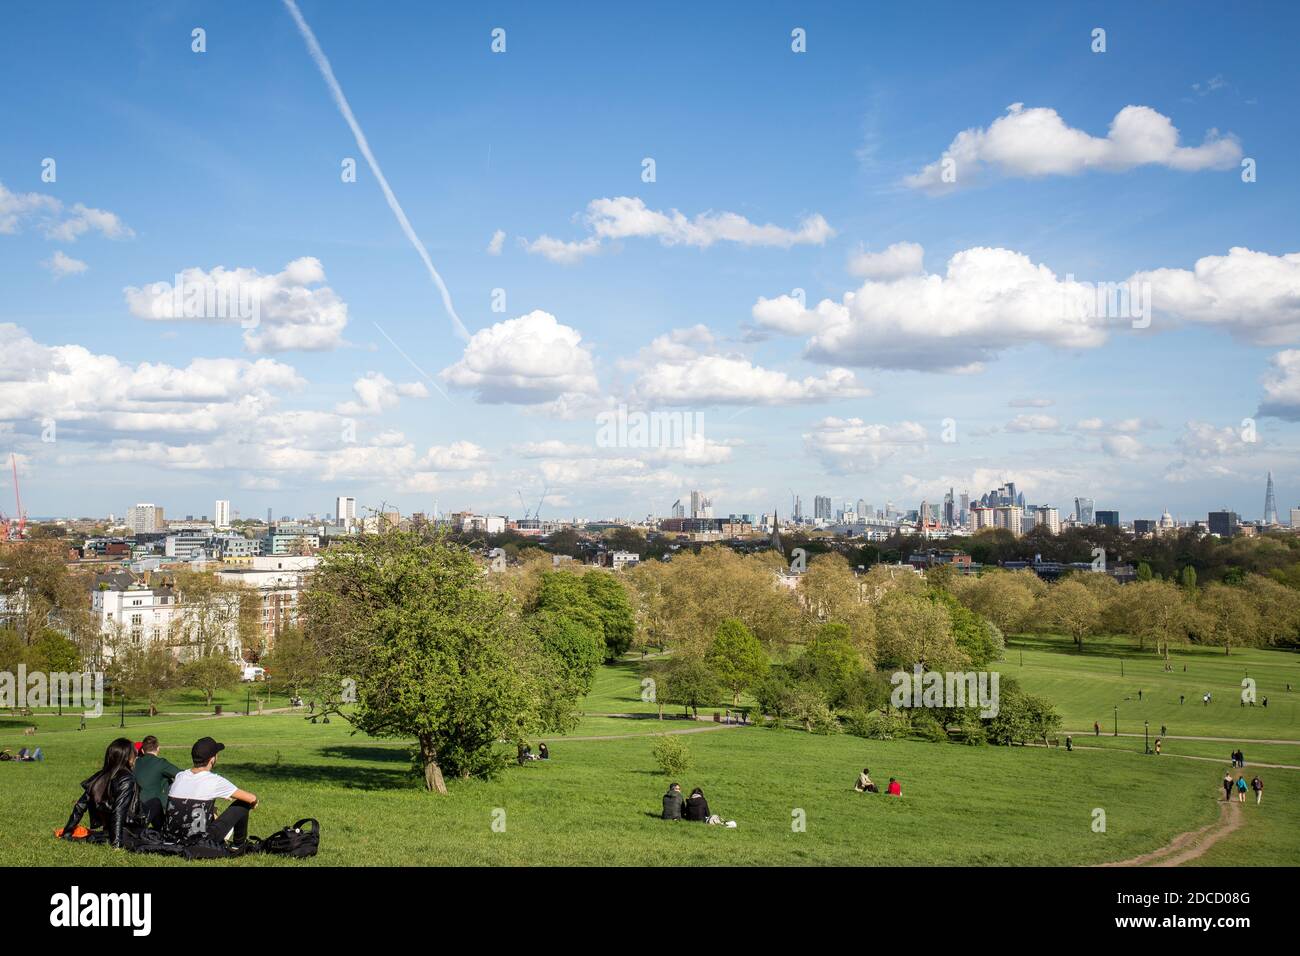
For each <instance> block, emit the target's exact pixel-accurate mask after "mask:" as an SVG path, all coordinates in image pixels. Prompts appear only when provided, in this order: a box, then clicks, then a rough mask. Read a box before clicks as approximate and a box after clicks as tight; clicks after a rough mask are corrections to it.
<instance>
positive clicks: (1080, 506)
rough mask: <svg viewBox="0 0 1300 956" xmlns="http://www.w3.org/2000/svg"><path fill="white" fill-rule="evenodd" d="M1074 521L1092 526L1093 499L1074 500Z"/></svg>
mask: <svg viewBox="0 0 1300 956" xmlns="http://www.w3.org/2000/svg"><path fill="white" fill-rule="evenodd" d="M1074 520H1075V521H1076V522H1078V523H1079V524H1092V499H1091V498H1075V499H1074Z"/></svg>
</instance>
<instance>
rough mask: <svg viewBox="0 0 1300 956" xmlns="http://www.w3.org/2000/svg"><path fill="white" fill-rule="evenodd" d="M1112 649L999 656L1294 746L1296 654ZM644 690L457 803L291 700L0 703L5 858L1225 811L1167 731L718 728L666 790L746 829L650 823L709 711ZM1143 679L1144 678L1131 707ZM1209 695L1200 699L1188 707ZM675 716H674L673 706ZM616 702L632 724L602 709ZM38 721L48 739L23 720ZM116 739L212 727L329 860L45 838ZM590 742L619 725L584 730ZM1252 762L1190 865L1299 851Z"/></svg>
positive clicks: (1164, 823) (1296, 799) (450, 848)
mask: <svg viewBox="0 0 1300 956" xmlns="http://www.w3.org/2000/svg"><path fill="white" fill-rule="evenodd" d="M1022 642H1023V644H1024V661H1025V663H1024V665H1023V667H1022V666H1021V665H1020V663H1019V659H1020V652H1021V646H1020V644H1021V643H1022ZM1107 650H1109V651H1110V654H1109V655H1108V654H1107V653H1106V651H1107ZM1124 652H1125V648H1124V646H1123V645H1121V644H1119V643H1106V642H1101V643H1099V644H1098V645H1097V646H1095V647H1094V648H1090V649H1089V650H1088V651H1087V652H1085V653H1084V654H1076V653H1073V652H1072V651H1069V650H1068V649H1067V647H1066V645H1065V644H1064V642H1060V641H1053V640H1046V639H1042V638H1033V639H1028V638H1025V639H1018V640H1017V642H1016V643H1015V644H1013V646H1012V647H1011V648H1010V649H1009V651H1008V654H1007V662H1006V664H1005V665H1004V670H1005V671H1006V672H1007V673H1011V674H1014V675H1016V676H1017V677H1019V678H1020V679H1021V681H1022V682H1023V683H1024V685H1025V686H1026V687H1027V688H1029V689H1030V690H1033V691H1035V692H1039V693H1043V694H1046V695H1047V696H1049V697H1050V698H1052V699H1053V700H1054V701H1055V702H1056V704H1057V707H1058V709H1059V710H1061V712H1062V713H1063V714H1064V715H1065V716H1066V724H1067V726H1068V727H1071V728H1072V729H1073V728H1077V729H1083V728H1085V727H1087V728H1090V727H1091V723H1092V718H1091V717H1090V716H1089V715H1091V714H1093V713H1094V712H1097V711H1099V710H1102V709H1103V708H1108V707H1110V706H1113V704H1112V701H1118V702H1120V703H1121V719H1120V729H1121V730H1122V731H1133V730H1135V729H1136V730H1137V731H1139V732H1140V730H1141V727H1142V725H1141V720H1142V719H1150V720H1152V722H1153V723H1157V724H1158V722H1159V721H1161V720H1165V721H1167V722H1168V723H1169V724H1170V725H1171V726H1170V732H1171V733H1185V734H1191V735H1205V736H1216V737H1217V736H1222V737H1230V738H1231V737H1233V735H1234V734H1236V735H1240V736H1241V737H1257V738H1260V739H1268V740H1291V739H1300V734H1297V732H1296V727H1295V725H1294V724H1293V723H1292V722H1291V720H1290V715H1289V708H1288V705H1289V701H1288V700H1287V696H1286V694H1285V690H1284V689H1281V690H1278V689H1274V687H1273V684H1274V682H1276V681H1277V680H1282V681H1283V682H1284V681H1285V680H1286V679H1289V677H1288V676H1287V675H1290V674H1291V673H1292V672H1294V671H1295V670H1296V666H1295V665H1296V660H1297V659H1296V657H1295V656H1294V655H1290V654H1282V653H1281V652H1262V651H1256V652H1251V653H1242V654H1240V655H1237V654H1234V655H1232V657H1231V658H1228V659H1227V661H1226V662H1225V661H1224V660H1223V659H1222V658H1223V655H1222V654H1217V655H1215V654H1201V653H1200V652H1194V653H1191V654H1188V655H1186V661H1187V663H1188V665H1189V675H1191V676H1190V677H1183V675H1182V671H1181V666H1178V667H1177V668H1176V670H1175V672H1174V673H1173V674H1164V673H1163V672H1162V671H1161V670H1160V665H1159V663H1158V662H1156V661H1154V659H1151V660H1147V659H1144V658H1141V657H1136V656H1132V657H1125V658H1124V662H1125V665H1124V666H1125V677H1124V678H1123V679H1121V678H1120V677H1119V673H1118V671H1119V656H1118V655H1119V654H1123V653H1124ZM1182 662H1183V661H1182V657H1181V656H1180V658H1179V665H1181V663H1182ZM1244 667H1249V668H1250V669H1251V673H1252V674H1254V675H1257V679H1258V680H1259V681H1260V692H1261V694H1263V693H1267V694H1269V696H1270V706H1269V708H1268V710H1267V711H1264V709H1263V708H1261V707H1256V708H1254V709H1253V710H1251V709H1247V710H1245V711H1243V710H1242V709H1241V708H1238V707H1235V706H1229V705H1228V701H1229V700H1231V701H1234V702H1235V700H1236V696H1235V695H1236V693H1239V690H1237V689H1236V687H1235V681H1236V680H1239V675H1240V673H1241V670H1242V669H1243V668H1244ZM1112 672H1113V673H1112ZM1192 678H1195V680H1196V681H1197V683H1196V684H1194V685H1193V684H1191V683H1190V681H1191V679H1192ZM640 682H641V669H640V664H639V662H637V661H634V660H632V661H625V662H622V663H620V664H617V665H613V666H609V667H606V668H603V669H602V671H601V673H600V675H599V677H598V678H597V681H596V683H595V686H594V688H593V692H592V694H591V696H590V697H589V698H587V700H586V701H584V706H583V710H584V712H585V713H586V714H588V715H592V716H584V717H583V719H582V720H581V721H580V722H579V724H578V726H577V727H576V728H575V729H574V730H573V731H572V733H571V734H570V735H568V738H567V739H566V737H564V736H554V737H548V738H546V739H547V742H548V743H549V744H550V747H551V751H552V754H553V755H554V759H552V760H551V761H549V762H546V763H542V762H534V763H531V764H529V765H527V766H525V767H516V766H511V767H510V768H509V769H508V770H506V771H505V772H504V773H503V774H501V775H500V776H499V777H498V778H497V779H494V780H488V781H484V780H470V781H452V782H451V784H450V787H451V794H450V795H449V796H447V797H438V796H434V795H431V794H428V793H425V792H424V791H423V790H421V789H420V788H419V787H418V786H417V785H416V783H415V781H414V780H413V778H412V777H411V776H410V775H409V773H408V766H409V763H408V757H407V753H406V748H405V744H404V742H402V741H394V740H374V739H371V738H367V737H365V736H362V735H353V734H351V732H350V731H351V728H350V725H348V724H347V723H346V722H344V721H341V720H338V719H335V720H334V721H332V722H331V723H330V724H328V725H325V724H311V723H309V722H307V721H305V720H303V719H302V718H301V717H300V716H296V715H264V716H252V717H244V716H224V717H220V718H214V717H208V716H204V715H203V714H201V713H200V712H199V711H200V710H202V708H192V707H191V708H186V707H180V706H177V707H173V706H170V704H169V705H167V706H165V707H164V708H163V710H164V711H167V712H168V713H167V714H164V715H159V716H157V717H154V718H144V717H139V716H130V715H129V716H128V719H127V729H126V731H125V732H123V731H120V730H119V729H118V726H117V725H118V715H117V713H116V712H114V713H111V714H106V715H105V716H104V717H102V718H99V719H98V720H93V721H90V722H89V726H88V729H87V730H85V731H80V730H78V729H77V727H78V724H79V720H78V719H77V718H76V717H71V716H65V717H62V718H59V717H55V716H50V715H39V716H38V717H37V718H34V719H33V718H23V717H7V716H4V717H0V746H4V747H8V748H10V749H13V750H16V749H17V748H18V747H19V746H21V745H24V744H27V745H39V746H41V747H43V748H44V750H45V752H46V754H47V760H46V761H45V762H44V763H42V764H18V763H12V762H10V763H0V793H2V794H3V798H0V834H2V835H3V838H2V839H0V865H9V866H13V865H82V866H85V865H133V866H149V865H164V866H177V865H180V866H195V865H201V866H214V865H215V866H262V865H292V866H311V865H315V864H318V863H319V864H330V865H383V864H395V865H447V864H453V865H454V864H473V865H488V864H534V865H536V864H619V865H683V864H685V865H696V866H699V865H713V864H823V865H854V866H899V865H934V864H949V863H950V864H958V865H969V866H976V865H996V864H1007V865H1031V864H1048V865H1073V864H1087V863H1097V862H1104V861H1111V860H1120V859H1126V858H1129V857H1133V856H1137V855H1139V854H1141V853H1144V852H1147V851H1150V850H1153V849H1156V848H1159V847H1160V846H1162V845H1164V844H1166V843H1167V842H1169V840H1171V839H1172V838H1173V837H1174V836H1176V835H1177V834H1179V833H1182V832H1184V831H1186V830H1190V829H1195V828H1197V827H1200V826H1204V825H1205V824H1207V823H1210V822H1212V821H1214V820H1215V819H1217V815H1218V805H1217V803H1216V795H1217V794H1218V792H1219V791H1218V789H1217V782H1218V780H1219V778H1220V776H1221V775H1222V772H1223V770H1224V769H1225V768H1226V761H1224V762H1223V765H1222V766H1220V765H1218V764H1217V763H1212V762H1207V761H1200V760H1186V759H1180V758H1179V757H1178V756H1177V755H1178V754H1187V755H1192V756H1208V757H1214V758H1220V757H1226V754H1227V751H1228V750H1230V749H1231V746H1230V745H1226V746H1225V745H1224V744H1220V743H1217V742H1207V741H1167V742H1166V754H1167V755H1168V756H1163V757H1160V758H1154V757H1147V756H1144V755H1143V754H1141V753H1140V751H1141V746H1142V741H1141V740H1140V739H1133V738H1118V739H1116V738H1109V737H1105V736H1103V737H1102V738H1100V739H1099V740H1098V739H1096V738H1093V737H1092V736H1091V735H1090V734H1088V735H1078V734H1076V736H1075V739H1076V742H1077V743H1079V744H1080V745H1081V746H1088V747H1093V746H1097V747H1100V748H1102V749H1099V750H1083V749H1079V750H1076V751H1075V752H1073V753H1067V752H1065V750H1064V749H1063V748H1061V749H1045V748H1041V747H1013V748H1004V747H965V746H962V745H959V744H955V743H949V744H932V743H922V742H918V741H887V742H886V741H870V740H862V739H860V738H856V737H852V736H847V735H842V736H836V737H819V736H814V735H809V734H805V733H803V732H801V731H797V730H789V729H783V730H778V729H770V728H754V727H748V728H730V729H718V730H713V731H707V732H702V733H695V734H690V735H687V736H685V737H684V738H683V739H684V740H685V741H686V742H687V745H688V746H689V748H690V750H691V753H692V755H693V765H692V768H691V769H690V770H689V771H688V772H687V773H685V774H683V775H682V778H681V781H680V782H681V783H682V784H683V786H684V787H686V788H687V789H689V788H690V787H692V786H696V785H698V786H701V787H703V788H704V790H705V793H706V794H707V796H708V798H709V802H710V805H711V808H712V809H713V811H714V812H716V813H718V814H721V815H722V816H723V817H724V818H728V819H735V820H736V821H737V822H738V827H737V829H735V830H728V829H723V828H718V827H705V826H698V825H694V824H688V823H665V822H663V821H661V820H659V819H657V817H658V812H659V807H660V796H661V795H662V793H663V789H664V784H665V781H664V779H663V778H662V777H661V776H659V774H658V772H657V770H656V768H655V764H654V760H653V759H652V757H651V754H650V748H651V746H652V743H653V736H652V735H653V734H654V733H655V732H658V731H660V730H681V729H687V728H704V727H713V726H714V725H713V723H712V722H711V721H707V722H700V723H694V722H688V721H686V720H682V719H680V717H677V716H675V715H674V719H669V720H665V721H662V722H660V721H659V720H657V719H656V718H655V716H654V713H655V711H656V708H655V706H654V705H653V703H650V702H646V701H643V700H642V699H641V683H640ZM1184 682H1187V686H1188V687H1190V688H1199V687H1201V686H1202V684H1204V686H1206V687H1208V688H1209V689H1210V690H1211V692H1212V693H1214V694H1215V696H1216V698H1218V699H1219V700H1218V701H1216V705H1215V706H1213V707H1210V708H1203V707H1201V706H1200V705H1199V704H1196V705H1192V704H1191V703H1188V704H1185V705H1183V708H1182V709H1181V710H1180V709H1179V706H1178V702H1177V693H1178V692H1179V688H1180V687H1181V686H1183V683H1184ZM1293 683H1294V682H1293ZM1138 686H1142V687H1143V688H1144V690H1146V691H1148V692H1147V693H1144V695H1143V696H1144V698H1146V699H1145V700H1144V701H1143V703H1142V704H1141V705H1139V704H1137V702H1136V690H1137V687H1138ZM1202 692H1203V691H1202V690H1199V689H1192V690H1191V691H1190V694H1195V695H1196V699H1197V700H1199V695H1200V693H1202ZM1171 693H1172V705H1171V704H1170V703H1169V697H1170V695H1171ZM1125 696H1132V697H1133V698H1134V699H1133V700H1131V701H1124V700H1123V698H1124V697H1125ZM1220 701H1221V702H1222V703H1221V704H1220ZM1275 701H1276V702H1277V703H1276V704H1275ZM191 703H192V702H191ZM231 703H232V707H233V706H234V704H235V703H236V702H235V701H232V702H231ZM239 709H240V710H241V711H242V709H243V708H242V706H241V707H239ZM675 711H680V708H670V709H669V711H668V713H669V714H670V715H672V714H673V712H675ZM711 711H712V708H711V709H710V710H709V711H708V712H709V713H710V714H711ZM1130 711H1131V712H1132V713H1131V714H1130ZM606 713H627V714H636V715H639V716H637V717H634V718H613V717H604V716H595V715H599V714H606ZM704 713H705V711H702V712H701V715H702V716H703V715H704ZM1175 719H1177V720H1178V721H1179V722H1178V723H1175V722H1174V721H1175ZM31 723H36V724H37V726H38V732H37V733H36V734H35V735H34V736H32V737H24V736H21V730H22V728H23V727H25V726H28V725H29V724H31ZM121 733H125V734H126V735H128V736H130V737H132V738H133V739H139V738H140V737H142V736H144V735H145V734H146V733H154V734H155V735H157V736H158V737H159V738H160V739H161V740H162V743H163V748H164V749H163V753H164V756H167V757H169V758H171V759H172V760H173V762H175V763H177V764H179V765H182V766H183V765H184V763H185V762H186V761H185V757H186V756H187V754H188V749H189V744H190V743H191V742H192V741H193V740H194V739H195V738H197V737H199V736H203V735H208V734H210V735H212V736H215V737H216V738H217V739H219V740H222V741H224V742H225V743H226V744H227V745H228V746H227V750H226V751H225V753H223V755H222V758H221V762H220V764H219V771H220V772H222V773H223V774H225V775H226V776H228V777H230V779H232V780H233V781H234V782H235V783H236V784H237V785H239V786H241V787H243V788H245V789H249V790H252V791H254V792H256V793H257V794H258V795H259V796H260V797H261V799H262V804H261V806H260V807H259V809H258V810H257V811H256V812H255V813H254V815H253V825H252V831H253V832H254V833H256V834H260V835H264V834H266V833H269V832H271V831H272V830H275V829H278V828H279V827H281V826H284V825H285V824H288V823H292V822H293V821H295V820H297V819H298V818H300V817H305V816H314V817H317V818H319V819H320V820H321V821H322V827H323V834H324V836H323V840H322V849H321V854H320V856H319V857H317V858H316V860H315V861H305V862H297V861H295V862H293V863H289V862H287V861H284V860H274V859H262V858H249V859H239V860H230V861H218V862H208V863H199V864H193V863H190V864H187V863H182V862H178V861H175V860H171V859H160V858H156V857H142V856H137V855H132V854H127V853H117V852H112V851H109V850H107V849H104V848H100V847H89V846H68V845H65V844H62V843H59V842H58V841H55V840H54V839H53V837H52V831H53V829H54V828H55V827H57V826H59V825H61V824H62V822H63V820H64V819H65V818H66V816H67V812H68V809H69V808H70V806H71V804H72V802H73V800H74V799H75V797H76V796H77V793H78V787H77V783H78V781H80V780H81V779H83V778H84V777H86V776H88V775H89V774H90V773H91V772H92V770H93V769H95V767H97V766H98V764H99V762H100V760H101V759H102V754H103V748H104V746H105V744H106V743H107V742H108V741H109V740H111V739H112V738H113V737H116V736H118V735H119V734H121ZM588 736H593V737H594V736H600V737H611V738H613V739H607V740H590V741H588V740H580V739H574V738H579V737H588ZM1242 747H1243V749H1244V750H1245V751H1246V754H1247V758H1248V760H1251V761H1261V762H1277V763H1294V764H1300V746H1297V745H1288V744H1280V743H1270V744H1255V745H1247V744H1242ZM863 766H869V767H870V768H871V771H872V776H873V777H874V778H875V779H876V780H877V781H878V782H880V783H881V784H884V783H885V782H886V781H887V780H888V778H889V777H890V776H895V777H898V778H899V779H900V780H901V781H902V783H903V788H904V796H903V799H902V800H893V799H890V798H887V797H884V796H867V795H860V794H856V793H854V792H853V791H852V782H853V779H854V776H855V774H856V772H857V770H859V769H860V768H861V767H863ZM1250 770H1251V768H1250V767H1249V766H1248V767H1247V771H1248V772H1250ZM1263 775H1264V776H1265V780H1266V788H1267V789H1266V791H1265V793H1266V797H1265V802H1264V805H1263V806H1262V807H1255V806H1254V804H1253V803H1248V804H1247V805H1246V807H1244V808H1243V810H1244V813H1245V817H1244V825H1243V826H1242V827H1241V828H1240V829H1239V830H1237V831H1236V832H1235V833H1233V834H1231V835H1230V836H1228V837H1226V838H1225V839H1224V840H1222V841H1220V843H1219V844H1217V845H1215V846H1214V847H1213V848H1211V849H1210V850H1209V851H1208V852H1207V853H1206V855H1205V856H1204V857H1202V858H1201V859H1199V860H1197V861H1196V862H1197V863H1198V864H1215V863H1217V864H1220V865H1234V866H1236V865H1255V866H1260V865H1268V866H1272V865H1295V864H1296V863H1297V862H1300V826H1297V824H1298V823H1300V810H1298V809H1297V808H1298V807H1300V771H1285V770H1270V771H1267V773H1266V774H1263ZM1098 808H1100V809H1102V810H1104V811H1105V815H1106V831H1105V832H1104V833H1098V832H1094V830H1093V827H1092V824H1093V819H1094V810H1095V809H1098ZM502 813H504V816H502ZM797 819H802V820H804V821H806V828H805V829H804V830H803V831H802V832H797V831H796V830H795V829H794V828H792V822H793V821H795V820H797ZM501 820H504V823H505V828H504V832H497V830H494V828H493V823H494V821H497V822H499V821H501Z"/></svg>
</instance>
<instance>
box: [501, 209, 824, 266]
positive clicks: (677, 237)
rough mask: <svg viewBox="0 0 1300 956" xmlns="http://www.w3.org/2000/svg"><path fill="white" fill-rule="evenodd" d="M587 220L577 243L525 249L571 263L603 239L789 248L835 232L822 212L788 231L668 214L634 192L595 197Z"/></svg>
mask: <svg viewBox="0 0 1300 956" xmlns="http://www.w3.org/2000/svg"><path fill="white" fill-rule="evenodd" d="M583 222H584V224H585V225H586V227H587V229H588V231H589V232H590V233H591V235H589V236H587V237H585V238H583V239H580V240H576V241H564V240H561V239H556V238H554V237H552V236H548V235H543V236H540V237H538V238H537V239H535V240H533V241H531V242H529V241H527V240H525V248H526V249H527V250H528V251H529V252H531V253H535V254H537V255H542V256H545V257H546V258H548V259H550V260H551V261H552V262H558V263H562V264H565V265H569V264H572V263H575V262H578V261H580V260H581V259H583V258H585V257H586V256H589V255H592V254H594V253H596V252H597V251H599V250H600V248H601V246H602V244H603V243H605V242H607V241H616V240H621V239H650V238H653V239H658V240H659V242H660V243H662V244H663V245H665V246H678V245H685V246H695V247H697V248H708V247H709V246H712V245H713V244H714V243H717V242H733V243H736V244H737V245H743V246H775V247H778V248H782V249H788V248H790V247H791V246H796V245H822V244H823V243H825V242H826V240H827V239H829V238H831V236H833V235H835V230H833V229H832V228H831V227H830V224H829V223H827V222H826V220H825V218H823V217H822V216H821V215H820V214H816V213H814V214H812V215H810V216H807V217H805V218H804V219H802V220H801V221H800V222H799V225H798V226H797V228H794V229H787V228H784V227H782V226H777V225H773V224H771V223H768V224H765V225H760V224H758V223H754V222H751V221H750V220H749V219H747V218H745V217H744V216H742V215H739V214H738V213H734V212H712V211H710V212H703V213H699V214H697V215H696V216H694V217H687V216H686V215H685V214H683V213H681V212H679V211H678V210H676V209H670V210H668V211H667V212H662V211H660V210H656V209H650V208H649V207H648V206H646V204H645V201H644V200H642V199H640V198H637V197H634V196H616V197H614V198H613V199H593V200H592V201H591V202H589V203H588V204H587V210H586V213H585V215H584V216H583Z"/></svg>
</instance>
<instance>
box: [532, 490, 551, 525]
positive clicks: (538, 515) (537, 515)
mask: <svg viewBox="0 0 1300 956" xmlns="http://www.w3.org/2000/svg"><path fill="white" fill-rule="evenodd" d="M550 491H551V486H550V485H543V486H542V496H541V497H540V498H538V499H537V507H536V508H534V509H533V517H534V518H536V519H537V520H538V521H540V520H541V519H542V502H543V501H545V500H546V496H547V495H548V494H550Z"/></svg>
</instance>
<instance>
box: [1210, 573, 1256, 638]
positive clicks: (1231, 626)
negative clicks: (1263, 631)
mask: <svg viewBox="0 0 1300 956" xmlns="http://www.w3.org/2000/svg"><path fill="white" fill-rule="evenodd" d="M1197 607H1198V609H1199V610H1200V612H1201V613H1200V618H1199V622H1198V623H1199V626H1198V636H1199V637H1200V639H1201V641H1203V642H1204V643H1206V644H1210V645H1212V646H1214V647H1222V648H1223V653H1224V654H1231V653H1232V648H1233V647H1234V646H1235V647H1246V646H1249V645H1252V644H1255V643H1257V641H1258V636H1259V630H1260V621H1259V612H1257V611H1256V610H1255V607H1254V605H1253V604H1252V603H1251V601H1250V597H1249V594H1248V592H1246V590H1245V589H1244V588H1240V587H1233V586H1231V585H1227V584H1211V585H1210V586H1209V587H1207V588H1205V589H1204V590H1203V591H1202V592H1201V595H1200V598H1199V599H1198V601H1197Z"/></svg>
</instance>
